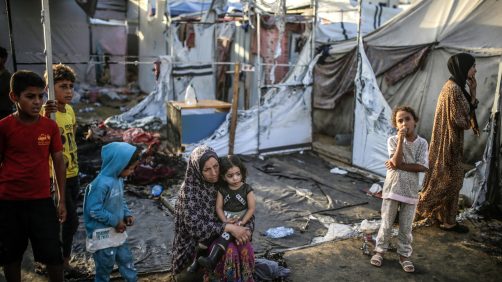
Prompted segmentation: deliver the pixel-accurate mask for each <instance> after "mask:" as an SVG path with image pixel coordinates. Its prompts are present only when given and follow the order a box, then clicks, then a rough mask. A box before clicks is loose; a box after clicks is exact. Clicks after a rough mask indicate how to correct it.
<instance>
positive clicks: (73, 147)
mask: <svg viewBox="0 0 502 282" xmlns="http://www.w3.org/2000/svg"><path fill="white" fill-rule="evenodd" d="M52 71H53V76H54V93H55V100H56V103H57V112H56V123H57V124H58V127H59V132H60V133H61V141H62V143H63V156H64V162H65V165H66V193H65V202H66V209H67V217H66V221H65V222H64V223H63V231H62V243H63V257H64V266H65V268H69V261H70V255H71V247H72V243H73V235H75V233H76V232H77V228H78V215H77V200H78V194H79V191H80V182H79V179H78V158H77V144H76V142H75V131H76V128H77V119H76V117H75V112H74V111H73V108H72V106H70V105H69V103H70V102H71V100H72V98H73V83H74V82H75V72H74V71H73V69H71V68H70V67H68V66H66V65H63V64H58V65H53V66H52ZM44 77H45V81H46V83H47V80H48V78H47V72H46V73H45V74H44ZM44 109H45V110H46V111H45V116H49V115H50V113H51V112H53V111H52V109H53V107H46V108H44Z"/></svg>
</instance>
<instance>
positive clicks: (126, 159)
mask: <svg viewBox="0 0 502 282" xmlns="http://www.w3.org/2000/svg"><path fill="white" fill-rule="evenodd" d="M101 158H102V160H103V164H102V166H101V171H100V173H99V175H98V176H97V177H96V178H95V179H94V180H93V181H92V182H91V183H90V184H89V186H88V187H87V189H86V192H85V197H84V222H85V229H86V232H87V249H88V251H90V252H93V259H94V263H95V265H96V276H95V281H96V282H101V281H109V280H110V273H111V272H112V270H113V266H114V265H115V263H117V265H118V267H119V272H120V274H121V275H122V278H124V279H125V280H126V281H137V272H136V269H135V268H134V263H133V257H132V253H131V251H130V250H129V247H128V245H127V243H126V242H125V238H126V237H127V235H126V233H125V230H126V226H131V225H132V224H133V223H134V217H133V216H132V215H131V211H130V210H129V208H128V207H127V205H126V203H125V200H124V178H125V177H127V176H129V175H130V174H132V173H133V172H134V168H135V167H136V165H137V164H138V162H139V150H138V149H137V148H136V147H135V146H133V145H130V144H128V143H124V142H113V143H110V144H108V145H105V146H103V149H102V150H101ZM117 238H119V240H116V239H117ZM121 238H122V240H121ZM102 239H105V240H102ZM106 239H113V240H109V241H106ZM98 241H99V244H98V243H96V242H98ZM104 241H106V242H105V243H104V244H103V242H104ZM89 242H94V243H95V244H94V245H92V244H90V243H89ZM117 242H118V243H117ZM91 245H92V246H93V247H90V246H91ZM96 246H98V247H96Z"/></svg>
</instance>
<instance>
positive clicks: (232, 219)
mask: <svg viewBox="0 0 502 282" xmlns="http://www.w3.org/2000/svg"><path fill="white" fill-rule="evenodd" d="M236 222H237V219H236V218H235V217H231V218H227V223H230V224H234V223H236Z"/></svg>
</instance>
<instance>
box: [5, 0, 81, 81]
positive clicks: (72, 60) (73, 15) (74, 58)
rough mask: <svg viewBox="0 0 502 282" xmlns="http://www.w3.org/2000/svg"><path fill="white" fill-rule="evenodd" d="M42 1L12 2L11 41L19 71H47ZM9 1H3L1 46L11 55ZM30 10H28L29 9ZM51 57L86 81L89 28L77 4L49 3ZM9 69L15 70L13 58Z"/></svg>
mask: <svg viewBox="0 0 502 282" xmlns="http://www.w3.org/2000/svg"><path fill="white" fill-rule="evenodd" d="M41 3H42V2H41V1H39V0H25V1H10V16H11V19H12V35H11V36H12V37H13V41H14V50H15V55H16V64H17V69H29V70H33V71H36V72H37V73H39V74H43V72H44V71H45V56H44V33H43V31H42V23H41V22H40V11H41V10H42V5H41ZM5 4H6V1H0V11H2V13H0V28H1V30H2V32H1V33H0V46H3V47H5V48H6V49H7V50H8V51H9V54H10V55H12V50H10V48H9V46H10V44H9V28H8V19H7V14H6V13H4V11H6V10H7V9H6V6H5ZM27 7H29V8H27ZM49 7H50V16H51V19H50V20H51V34H52V54H53V61H54V63H58V62H64V63H67V64H68V65H70V66H71V67H72V68H74V69H75V71H76V72H77V75H78V76H79V78H85V73H86V69H87V63H88V61H89V55H90V43H89V42H90V39H89V24H88V22H87V16H86V14H85V13H84V11H83V10H82V9H81V8H80V7H79V6H78V5H77V3H76V2H75V1H50V5H49ZM7 67H8V68H9V69H11V70H13V65H12V56H9V63H8V64H7Z"/></svg>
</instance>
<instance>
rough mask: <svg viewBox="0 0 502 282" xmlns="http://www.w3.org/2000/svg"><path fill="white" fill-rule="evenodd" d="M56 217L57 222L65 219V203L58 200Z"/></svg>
mask: <svg viewBox="0 0 502 282" xmlns="http://www.w3.org/2000/svg"><path fill="white" fill-rule="evenodd" d="M58 217H59V223H63V222H65V221H66V205H65V204H64V202H60V203H59V205H58Z"/></svg>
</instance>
